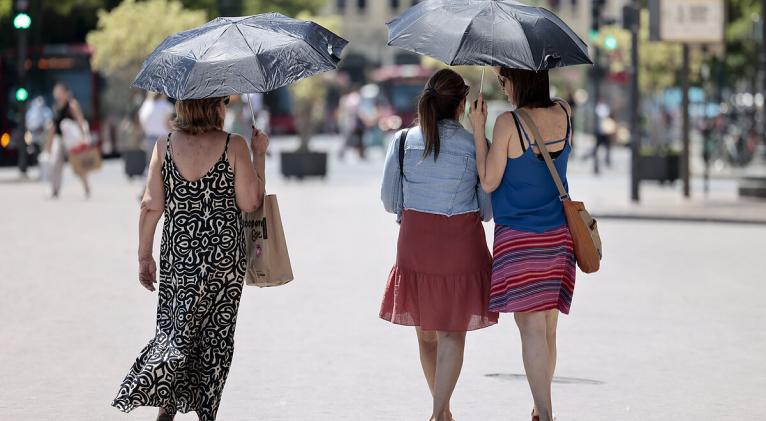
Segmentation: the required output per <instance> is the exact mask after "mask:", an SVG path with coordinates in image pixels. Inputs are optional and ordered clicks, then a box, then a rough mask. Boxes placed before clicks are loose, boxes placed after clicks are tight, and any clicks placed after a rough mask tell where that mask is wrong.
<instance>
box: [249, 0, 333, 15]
mask: <svg viewBox="0 0 766 421" xmlns="http://www.w3.org/2000/svg"><path fill="white" fill-rule="evenodd" d="M325 3H327V0H250V1H246V2H245V5H244V7H243V11H242V12H243V14H245V15H257V14H259V13H267V12H279V13H282V14H283V15H286V16H298V15H299V14H301V13H302V14H303V16H311V15H315V14H316V13H317V12H318V11H319V9H320V8H321V7H322V6H323V5H324V4H325Z"/></svg>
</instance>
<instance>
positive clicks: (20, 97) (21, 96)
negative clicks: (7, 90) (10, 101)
mask: <svg viewBox="0 0 766 421" xmlns="http://www.w3.org/2000/svg"><path fill="white" fill-rule="evenodd" d="M27 99H29V91H27V90H26V89H24V88H19V89H16V101H19V102H24V101H26V100H27Z"/></svg>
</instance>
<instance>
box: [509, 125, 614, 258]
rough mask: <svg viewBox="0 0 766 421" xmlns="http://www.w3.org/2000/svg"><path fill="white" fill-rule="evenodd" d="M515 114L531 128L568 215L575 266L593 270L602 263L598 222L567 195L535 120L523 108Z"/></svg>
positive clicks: (580, 204)
mask: <svg viewBox="0 0 766 421" xmlns="http://www.w3.org/2000/svg"><path fill="white" fill-rule="evenodd" d="M516 113H517V114H518V115H519V116H520V117H521V118H522V119H523V120H524V122H525V123H526V125H527V127H529V129H530V130H531V131H532V136H533V137H534V139H535V143H537V146H538V149H540V153H542V155H543V159H545V165H546V166H547V167H548V171H550V173H551V177H552V178H553V182H554V183H556V188H557V189H558V191H559V200H561V204H562V205H564V215H566V218H567V226H568V227H569V232H570V233H571V234H572V240H573V242H574V253H575V258H576V259H577V266H579V267H580V270H581V271H583V272H585V273H593V272H596V271H597V270H598V269H599V267H600V265H601V237H600V236H599V234H598V224H597V223H596V220H595V219H594V218H593V217H592V216H591V215H590V213H588V211H587V210H586V209H585V205H584V204H583V202H575V201H573V200H572V199H571V198H570V197H569V193H567V192H566V190H565V189H564V183H562V182H561V177H559V172H558V171H557V170H556V166H555V165H553V159H551V154H550V153H548V149H546V147H545V144H544V143H543V140H542V137H541V136H540V131H539V130H538V129H537V126H536V125H535V122H534V121H532V118H531V117H530V116H529V114H527V112H526V111H524V110H516Z"/></svg>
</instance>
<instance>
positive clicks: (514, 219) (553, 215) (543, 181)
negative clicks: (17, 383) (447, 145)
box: [492, 103, 572, 232]
mask: <svg viewBox="0 0 766 421" xmlns="http://www.w3.org/2000/svg"><path fill="white" fill-rule="evenodd" d="M559 105H561V104H560V103H559ZM561 108H563V109H564V112H565V113H566V114H567V131H566V136H564V138H563V139H561V140H557V141H553V142H545V144H546V145H551V144H556V143H561V142H566V144H565V145H564V148H563V149H562V150H561V151H559V152H556V153H551V157H552V158H554V159H553V164H554V165H555V167H556V170H557V171H558V172H559V176H560V177H561V181H562V182H563V183H564V188H565V189H566V190H567V192H569V184H568V183H567V176H566V174H567V160H568V159H569V154H570V152H571V148H572V146H571V143H570V135H571V124H570V122H569V113H567V110H566V108H564V106H563V105H561ZM512 115H513V120H514V122H515V123H516V130H517V131H518V132H519V140H520V141H521V147H522V149H523V150H524V153H522V155H521V156H519V157H517V158H508V162H507V163H506V165H505V173H504V174H503V179H502V181H501V182H500V186H499V187H498V188H497V189H496V190H495V191H494V192H492V211H493V213H494V215H495V223H496V224H500V225H506V226H509V227H511V228H513V229H515V230H519V231H529V232H545V231H549V230H551V229H554V228H558V227H561V226H562V225H565V224H566V218H565V216H564V207H563V205H562V204H561V201H560V200H559V192H558V190H557V189H556V184H555V183H554V182H553V178H551V174H550V172H549V171H548V167H547V166H546V165H545V161H544V160H543V159H542V156H538V154H536V153H535V151H534V149H536V148H537V145H536V144H535V141H534V140H533V139H531V138H530V137H529V135H527V131H526V130H525V129H524V127H523V126H522V125H521V124H519V119H518V117H517V116H516V114H515V113H512ZM522 133H523V136H524V138H525V139H526V140H527V143H528V144H529V145H531V147H527V146H526V145H525V143H524V141H522V140H521V137H522Z"/></svg>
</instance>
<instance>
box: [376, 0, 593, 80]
mask: <svg viewBox="0 0 766 421" xmlns="http://www.w3.org/2000/svg"><path fill="white" fill-rule="evenodd" d="M388 30H389V32H388V45H391V46H395V47H399V48H402V49H405V50H409V51H412V52H415V53H418V54H423V55H427V56H430V57H433V58H436V59H438V60H441V61H443V62H445V63H447V64H449V65H487V66H500V67H512V68H517V69H526V70H535V71H537V70H543V69H551V68H554V67H563V66H571V65H574V64H592V63H593V62H592V61H591V59H590V57H589V56H588V46H587V45H586V44H585V42H584V41H583V40H582V39H580V37H578V36H577V34H575V33H574V31H572V29H570V28H569V27H568V26H567V25H566V24H565V23H564V22H563V21H562V20H561V19H559V18H558V16H556V15H555V14H553V13H552V12H551V11H549V10H546V9H544V8H542V7H534V6H528V5H525V4H523V3H519V2H516V1H513V0H427V1H424V2H422V3H419V4H418V5H416V6H413V7H412V8H410V9H409V10H407V11H406V12H404V13H403V14H401V15H400V16H398V17H397V18H395V19H394V20H392V21H391V22H389V23H388Z"/></svg>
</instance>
